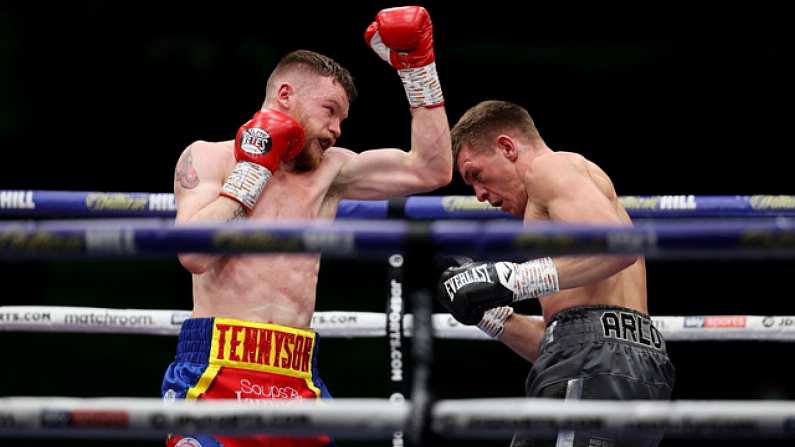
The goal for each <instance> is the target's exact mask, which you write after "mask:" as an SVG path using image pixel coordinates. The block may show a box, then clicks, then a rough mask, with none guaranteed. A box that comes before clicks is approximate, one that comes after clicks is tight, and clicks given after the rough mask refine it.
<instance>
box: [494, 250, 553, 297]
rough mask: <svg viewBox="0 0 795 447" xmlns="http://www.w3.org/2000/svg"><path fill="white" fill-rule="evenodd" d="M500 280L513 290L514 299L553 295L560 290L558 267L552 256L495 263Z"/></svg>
mask: <svg viewBox="0 0 795 447" xmlns="http://www.w3.org/2000/svg"><path fill="white" fill-rule="evenodd" d="M494 267H495V269H496V270H497V274H498V277H499V279H500V282H501V283H502V284H503V285H504V286H505V287H506V288H508V289H509V290H512V291H513V301H514V302H516V301H522V300H527V299H531V298H538V297H541V296H546V295H551V294H553V293H557V292H558V291H560V284H559V282H558V269H557V267H555V263H554V262H553V261H552V258H548V257H547V258H539V259H533V260H532V261H527V262H523V263H521V264H515V263H513V262H497V263H496V264H494Z"/></svg>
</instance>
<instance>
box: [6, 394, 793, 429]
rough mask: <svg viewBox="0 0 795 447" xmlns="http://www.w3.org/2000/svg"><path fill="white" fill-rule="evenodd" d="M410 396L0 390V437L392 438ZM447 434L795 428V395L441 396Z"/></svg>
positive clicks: (439, 422) (438, 410)
mask: <svg viewBox="0 0 795 447" xmlns="http://www.w3.org/2000/svg"><path fill="white" fill-rule="evenodd" d="M408 417H409V403H408V402H400V403H396V402H391V401H389V400H386V399H333V400H321V401H311V402H309V401H262V403H261V404H260V402H259V401H258V404H257V405H252V404H251V403H244V402H237V401H233V400H228V401H181V400H180V401H175V402H168V403H165V402H164V401H163V400H161V399H154V398H91V399H79V398H60V397H37V398H32V397H5V398H0V421H1V422H2V423H0V436H15V435H20V434H34V435H35V436H81V437H86V436H91V435H93V436H95V437H110V436H113V437H117V438H118V437H127V438H132V437H138V438H140V437H153V438H157V437H161V436H163V435H164V434H165V433H167V432H188V433H197V432H204V433H218V434H221V433H223V434H251V433H258V432H259V433H261V432H269V433H285V434H297V435H309V434H319V433H326V434H330V435H333V436H335V437H338V438H349V439H353V438H358V439H365V438H367V439H388V438H389V437H391V436H392V434H393V432H395V431H396V430H400V429H401V428H402V427H404V425H405V423H406V421H407V419H408ZM430 419H431V428H432V430H433V431H434V432H435V433H436V434H437V435H439V436H443V437H457V438H463V437H467V438H472V437H481V438H501V437H505V436H510V434H512V433H514V432H515V431H518V430H520V431H522V432H526V433H530V434H535V435H551V434H553V433H556V432H557V431H559V430H580V431H594V430H600V431H609V432H614V433H622V434H624V435H634V436H642V435H644V434H650V433H658V432H660V431H664V432H666V433H667V434H668V435H678V436H689V437H716V436H717V437H724V438H725V437H728V436H736V435H754V436H757V437H763V436H787V437H793V436H795V423H793V421H795V401H759V400H752V401H721V402H720V403H719V404H716V402H714V401H712V402H711V401H673V402H670V401H622V402H616V401H595V400H585V401H563V400H559V399H526V398H511V399H503V398H500V399H456V400H440V401H438V402H436V403H435V404H434V405H433V408H432V410H431V412H430Z"/></svg>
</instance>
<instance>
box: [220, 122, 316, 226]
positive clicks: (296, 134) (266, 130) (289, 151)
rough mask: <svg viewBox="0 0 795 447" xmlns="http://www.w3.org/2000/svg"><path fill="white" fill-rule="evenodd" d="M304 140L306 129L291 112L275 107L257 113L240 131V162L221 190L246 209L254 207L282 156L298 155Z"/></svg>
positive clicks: (237, 148) (237, 144)
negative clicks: (274, 108)
mask: <svg viewBox="0 0 795 447" xmlns="http://www.w3.org/2000/svg"><path fill="white" fill-rule="evenodd" d="M304 142H305V139H304V129H303V128H302V127H301V125H300V124H299V123H298V121H296V120H295V119H293V118H292V117H291V116H290V115H287V114H285V113H282V112H279V111H277V110H273V109H263V110H260V111H259V112H257V113H255V114H254V117H253V118H251V119H250V120H249V121H248V122H247V123H246V124H243V125H242V126H240V129H238V131H237V137H236V138H235V160H236V161H237V164H235V167H234V169H232V173H231V174H230V175H229V177H227V179H226V182H224V185H223V187H222V188H221V193H220V194H221V195H222V196H226V197H229V198H230V199H233V200H236V201H237V202H240V204H241V205H243V208H245V209H246V211H251V210H252V209H253V208H254V205H256V204H257V201H258V200H259V196H260V194H262V190H263V189H264V188H265V185H266V184H267V183H268V180H270V178H271V176H272V175H273V173H274V172H275V171H276V170H277V169H278V168H279V164H280V163H281V162H282V160H284V161H289V160H292V159H293V158H295V156H296V155H298V153H299V152H301V149H303V147H304Z"/></svg>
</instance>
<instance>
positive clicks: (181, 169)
mask: <svg viewBox="0 0 795 447" xmlns="http://www.w3.org/2000/svg"><path fill="white" fill-rule="evenodd" d="M223 166H224V164H223V163H221V162H220V160H217V159H215V158H213V157H212V154H211V149H210V147H209V146H208V145H207V144H206V143H203V142H200V141H197V142H195V143H193V144H191V145H190V146H188V148H187V149H185V151H183V152H182V155H181V156H180V158H179V161H178V162H177V168H176V170H175V172H174V196H175V198H176V202H177V218H176V224H177V225H179V224H185V223H191V222H201V221H215V222H218V221H221V222H225V221H230V220H235V219H238V218H242V217H243V216H245V210H244V209H243V207H242V206H241V205H240V203H238V202H237V201H235V200H232V199H230V198H228V197H225V196H219V195H218V191H220V190H221V186H222V185H223V182H224V179H225V172H224V171H223ZM178 257H179V261H180V263H181V264H182V265H183V266H184V267H185V268H186V269H187V270H188V271H190V272H191V273H196V274H199V273H204V272H205V271H207V270H208V269H209V268H210V267H211V266H212V264H213V263H215V262H217V261H218V260H219V259H220V258H221V256H212V255H203V254H198V253H181V254H179V255H178Z"/></svg>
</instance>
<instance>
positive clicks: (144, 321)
mask: <svg viewBox="0 0 795 447" xmlns="http://www.w3.org/2000/svg"><path fill="white" fill-rule="evenodd" d="M189 317H190V312H189V311H184V310H149V309H106V308H96V307H55V306H0V331H26V332H81V333H125V334H153V335H177V334H179V329H180V326H181V325H182V322H183V321H185V319H187V318H189ZM533 318H540V317H533ZM652 320H653V321H654V325H655V326H657V328H658V329H659V330H660V332H662V334H663V336H664V337H665V339H666V340H669V341H690V340H700V341H708V340H718V341H723V340H764V341H795V316H781V315H779V316H757V315H704V316H668V317H665V316H663V317H653V318H652ZM403 324H404V333H405V335H406V336H410V335H411V329H412V316H411V315H405V316H404V320H403ZM385 326H386V316H385V314H382V313H376V312H343V311H335V312H315V314H314V316H313V317H312V328H313V329H315V330H316V331H318V332H319V333H320V335H321V336H324V337H349V338H350V337H384V336H386V327H385ZM433 327H434V330H435V334H436V336H437V337H439V338H453V339H467V340H490V338H489V337H488V336H486V335H485V334H484V333H483V332H481V331H480V330H478V329H477V328H476V327H474V326H464V325H462V324H460V323H458V322H457V321H455V320H454V319H453V318H452V317H451V316H450V315H449V314H435V315H434V316H433Z"/></svg>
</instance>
